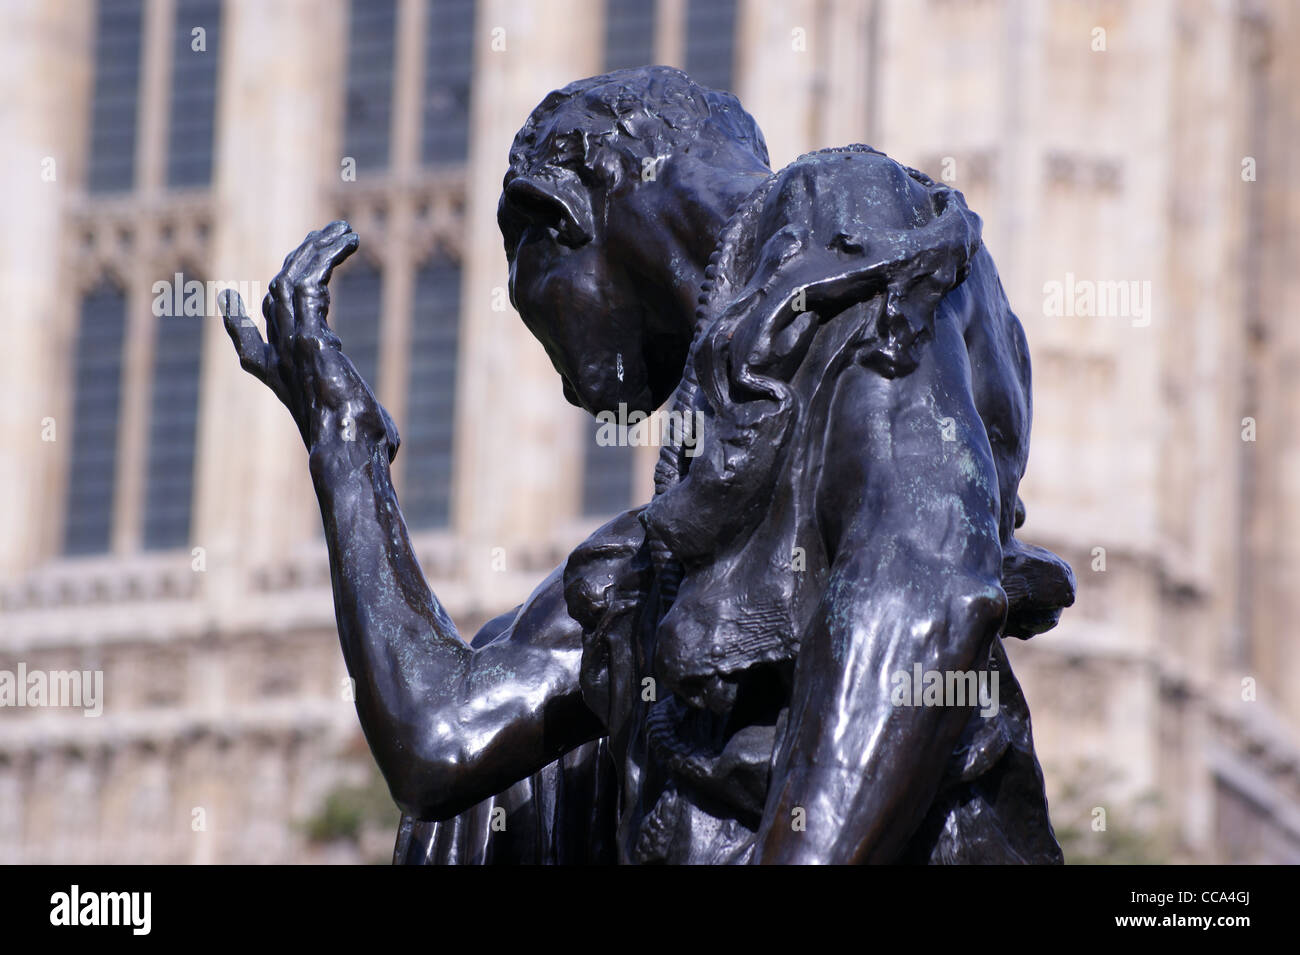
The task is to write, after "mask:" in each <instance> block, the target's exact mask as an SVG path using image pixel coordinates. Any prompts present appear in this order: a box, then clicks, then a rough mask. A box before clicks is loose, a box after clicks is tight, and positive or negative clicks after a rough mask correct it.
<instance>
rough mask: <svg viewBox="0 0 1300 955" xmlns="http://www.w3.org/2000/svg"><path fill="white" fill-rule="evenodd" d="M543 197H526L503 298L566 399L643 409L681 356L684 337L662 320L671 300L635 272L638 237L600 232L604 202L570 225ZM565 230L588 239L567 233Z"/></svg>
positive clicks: (677, 369) (595, 406)
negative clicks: (527, 207) (528, 204)
mask: <svg viewBox="0 0 1300 955" xmlns="http://www.w3.org/2000/svg"><path fill="white" fill-rule="evenodd" d="M551 205H552V208H551V209H549V210H548V209H547V202H546V201H545V200H544V199H543V200H537V201H535V202H534V203H533V206H532V211H531V212H530V214H529V218H530V220H531V221H530V222H529V224H527V225H526V226H525V227H524V228H523V230H522V232H521V233H520V234H519V241H518V245H517V246H516V248H515V253H514V256H513V259H512V262H511V268H510V298H511V301H512V302H513V303H514V305H515V308H516V309H518V311H519V314H520V316H521V317H522V318H523V320H524V324H525V325H526V326H527V327H528V330H529V331H530V332H532V333H533V335H534V336H535V337H536V338H537V340H538V341H540V342H541V343H542V346H543V347H544V348H545V349H546V353H547V355H548V356H549V357H550V359H551V364H552V365H554V366H555V370H556V371H558V372H559V373H560V376H561V377H562V379H563V387H564V396H565V398H566V399H568V401H569V402H570V403H572V404H574V405H577V406H578V407H580V408H583V409H585V410H586V411H588V412H590V413H592V414H596V413H598V412H601V411H615V412H616V411H617V410H618V406H619V404H620V403H621V404H625V405H626V406H627V408H628V410H629V411H632V410H639V411H643V412H647V413H648V412H650V411H653V410H654V409H655V408H657V407H658V406H659V405H661V404H663V402H664V401H666V400H667V399H668V397H669V396H670V395H671V394H672V392H673V389H674V388H675V387H676V386H677V383H678V381H679V380H680V378H681V372H682V368H683V366H684V364H685V358H686V350H687V348H688V347H689V338H685V337H684V336H683V335H682V334H680V332H679V333H673V332H672V331H670V330H669V329H671V328H672V327H673V326H672V323H670V322H668V321H666V320H665V317H666V316H667V315H669V314H671V312H670V310H672V309H675V308H679V306H677V305H676V304H675V303H674V302H672V301H671V294H669V293H667V291H666V290H661V289H659V288H658V287H657V283H656V282H654V281H652V280H649V279H647V277H646V276H645V271H646V268H645V263H643V262H641V261H640V260H639V256H640V255H641V254H642V250H643V249H644V248H645V247H646V245H647V244H643V243H629V242H617V241H609V240H608V239H607V236H608V228H607V226H606V224H605V223H606V222H607V221H608V217H607V216H606V215H605V214H604V213H605V212H606V210H604V209H601V210H600V211H601V213H602V214H601V215H599V216H593V217H592V218H591V219H590V220H588V221H587V222H586V223H584V224H583V225H582V226H578V225H576V224H573V223H569V222H566V221H565V217H566V215H567V210H563V211H562V210H560V209H558V208H556V206H557V204H554V203H553V204H551ZM588 229H589V230H590V231H589V232H588ZM575 232H576V234H578V235H582V236H585V235H588V234H590V238H589V239H587V240H586V241H583V240H582V239H581V238H579V239H576V240H575ZM577 243H580V244H577Z"/></svg>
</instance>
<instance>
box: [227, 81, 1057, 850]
mask: <svg viewBox="0 0 1300 955" xmlns="http://www.w3.org/2000/svg"><path fill="white" fill-rule="evenodd" d="M498 220H499V223H500V226H501V232H502V235H503V237H504V239H505V250H506V257H507V259H508V261H509V264H510V293H511V299H512V301H513V303H514V305H515V307H516V308H517V310H518V312H519V314H520V316H521V317H522V318H523V320H524V322H525V324H526V325H527V327H528V328H529V330H530V331H531V332H532V333H533V335H534V336H536V338H537V339H538V340H539V341H540V342H541V344H542V345H543V347H545V349H546V352H547V354H548V355H549V357H550V359H551V361H552V363H553V364H554V366H555V369H556V371H557V372H559V374H560V376H561V379H562V386H563V389H564V394H565V396H566V397H567V398H568V400H569V401H571V402H572V403H574V404H576V405H578V406H580V407H582V408H584V409H586V410H587V411H588V412H591V413H593V414H595V413H598V412H601V411H607V410H608V411H616V410H617V409H618V408H619V406H620V405H623V406H625V410H626V409H632V410H639V411H642V412H651V411H653V410H654V409H656V408H660V407H661V406H663V407H665V408H667V409H670V410H672V411H675V412H678V413H680V414H681V415H682V416H683V417H689V418H690V420H692V421H698V422H699V428H698V429H697V432H696V433H694V434H691V435H689V441H688V440H686V439H685V438H683V439H682V440H679V441H675V442H668V443H666V444H665V445H664V446H663V448H662V453H661V456H660V460H659V463H658V466H657V468H656V472H655V494H654V497H653V499H652V500H651V501H650V502H649V503H648V504H646V505H645V506H643V507H639V508H636V509H634V510H631V511H628V512H627V513H624V514H622V515H619V516H618V517H615V518H614V519H613V520H612V521H610V522H609V523H608V524H606V525H605V526H604V527H602V528H601V529H600V530H599V531H597V532H596V533H595V534H594V535H593V536H592V537H591V538H590V539H589V540H588V541H587V542H585V543H584V544H583V545H582V546H580V547H579V548H578V549H577V550H576V551H575V552H574V553H573V554H572V555H571V556H570V557H569V559H568V560H567V561H566V563H565V564H564V565H563V566H561V567H559V568H557V569H556V570H555V571H554V572H553V573H552V574H551V575H550V576H549V577H547V579H546V580H544V581H543V582H542V583H541V584H540V585H539V586H538V588H537V589H536V591H535V592H534V593H533V595H532V596H531V597H530V598H529V599H528V601H527V602H526V603H524V604H523V605H522V606H521V607H519V608H517V609H515V610H512V611H510V612H509V613H506V614H503V615H502V616H501V617H499V618H497V619H495V620H493V621H491V622H490V623H488V624H487V625H486V626H485V627H484V628H483V629H482V630H481V631H480V632H479V633H478V635H477V636H475V637H474V639H473V640H472V642H470V643H468V644H467V643H466V642H465V641H464V640H462V638H461V636H460V634H459V633H458V632H457V630H456V627H455V625H454V624H453V623H452V621H451V619H450V618H449V617H448V615H447V613H446V612H445V611H444V610H443V608H442V606H441V605H440V604H439V603H438V600H437V598H436V597H435V596H434V595H433V594H432V593H431V591H430V589H429V585H428V583H427V582H426V580H425V577H424V575H423V573H422V572H421V570H420V567H419V564H418V562H417V561H416V558H415V555H414V553H413V551H412V549H411V545H410V542H409V540H408V537H407V532H406V527H405V525H404V523H403V521H402V515H401V510H400V508H399V506H398V501H397V497H396V495H395V494H394V491H393V487H392V483H391V480H390V477H389V465H390V463H391V462H392V460H393V457H394V455H395V454H396V453H397V451H398V444H399V442H398V433H397V429H396V428H395V427H394V424H393V422H392V420H391V419H390V418H389V416H388V414H387V413H386V412H385V411H384V409H383V408H382V407H381V406H380V405H379V403H378V402H377V401H376V400H375V397H374V394H373V392H372V391H371V389H370V388H369V387H368V386H367V384H366V382H364V381H362V380H361V378H360V377H359V376H358V375H357V373H356V370H355V368H354V367H353V365H352V363H351V362H350V361H349V360H348V358H347V356H346V354H345V353H344V351H343V345H342V344H341V343H340V342H339V340H338V339H337V337H336V336H335V335H334V334H333V333H332V332H331V331H330V329H329V327H328V324H327V322H326V314H327V311H328V305H329V297H328V293H327V284H328V281H329V277H330V273H331V270H332V269H333V268H334V267H335V266H336V265H338V263H339V262H341V261H343V259H345V258H346V257H347V256H348V255H349V254H350V253H351V252H352V251H354V250H355V249H356V247H357V243H358V237H357V236H356V235H355V234H354V233H353V232H352V231H351V229H350V227H349V226H348V225H347V224H346V223H344V222H335V223H332V224H331V225H329V226H327V227H326V228H324V229H323V230H321V231H320V232H314V233H312V234H311V235H309V236H308V237H307V239H306V241H305V242H304V243H303V244H302V245H301V246H300V247H299V248H298V249H297V250H296V251H294V252H293V253H291V254H290V255H289V257H288V258H287V259H286V260H285V263H284V268H283V270H282V271H281V272H280V274H279V275H278V276H277V277H276V278H275V280H274V281H273V282H272V283H271V286H270V293H269V294H268V295H267V297H266V300H265V301H264V303H263V314H264V316H265V318H266V325H267V334H266V340H265V341H263V339H262V337H261V336H260V334H259V332H258V330H257V328H256V326H255V325H254V324H253V323H252V322H251V320H249V319H247V318H246V317H245V316H244V313H243V309H242V305H241V303H239V301H238V298H237V296H234V295H230V296H229V297H228V298H226V299H225V300H224V305H223V308H224V309H225V311H226V324H227V329H228V330H229V332H230V335H231V337H232V339H233V340H234V342H235V346H236V348H237V350H238V352H239V357H240V360H241V362H242V364H243V366H244V367H245V368H246V369H247V370H248V371H250V372H251V373H252V374H254V375H255V376H256V377H258V378H259V379H260V380H262V381H263V382H264V383H265V384H266V385H267V386H269V387H270V388H271V389H272V390H273V391H274V392H275V393H276V394H277V395H278V396H279V397H280V399H281V400H282V401H283V402H284V404H285V405H286V406H287V407H288V408H289V410H290V412H291V413H292V415H293V418H294V420H295V422H296V423H297V425H298V428H299V431H300V432H301V434H302V437H303V441H304V443H305V444H306V447H307V450H308V452H309V462H310V468H311V475H312V480H313V482H314V485H315V489H316V494H317V496H318V498H319V501H320V507H321V515H322V518H323V520H324V525H325V535H326V541H327V543H328V546H329V553H330V568H331V575H332V579H333V587H334V600H335V609H336V616H337V622H338V631H339V637H340V641H341V643H342V649H343V655H344V659H345V661H346V663H347V667H348V671H349V673H350V674H351V675H352V677H353V679H354V680H355V682H356V705H357V713H358V715H359V717H360V720H361V726H362V729H363V730H364V732H365V735H366V739H367V740H368V742H369V744H370V748H371V751H372V752H373V754H374V757H375V759H376V761H377V762H378V765H379V768H380V769H381V771H382V772H383V774H384V777H385V779H386V780H387V782H388V784H389V787H390V789H391V791H392V794H393V798H394V799H395V800H396V802H397V804H398V805H399V806H400V807H401V809H402V812H403V813H404V816H403V821H402V826H401V831H400V832H399V834H398V843H397V848H396V852H395V855H394V858H395V861H403V862H503V861H534V862H578V861H601V862H609V861H618V862H626V863H650V862H670V863H677V862H689V863H714V862H726V863H745V862H766V863H773V862H824V863H845V862H903V861H911V862H1034V863H1040V862H1059V861H1061V853H1060V848H1059V846H1058V845H1057V843H1056V840H1055V837H1054V835H1053V833H1052V828H1051V824H1050V822H1049V820H1048V815H1047V804H1046V799H1045V797H1044V791H1043V779H1042V774H1041V772H1040V770H1039V766H1038V762H1037V760H1036V758H1035V755H1034V751H1033V744H1032V740H1031V735H1030V726H1029V714H1028V710H1027V708H1026V706H1025V702H1024V698H1023V696H1022V695H1021V692H1020V688H1019V686H1018V684H1017V683H1016V680H1015V677H1014V676H1013V674H1012V672H1011V669H1010V667H1009V665H1008V663H1007V656H1006V653H1005V651H1004V648H1003V640H1004V639H1005V638H1006V637H1019V638H1026V637H1029V636H1032V635H1034V634H1036V633H1040V632H1042V631H1044V630H1046V629H1048V628H1050V627H1051V626H1053V625H1054V624H1055V623H1056V621H1057V618H1058V617H1059V614H1060V611H1061V608H1062V607H1064V606H1068V605H1069V604H1070V603H1071V602H1072V601H1073V590H1074V582H1073V577H1072V575H1071V573H1070V570H1069V568H1068V566H1066V565H1065V564H1064V562H1062V561H1061V560H1060V559H1059V558H1057V557H1055V556H1054V555H1052V554H1050V553H1048V552H1047V551H1045V550H1042V549H1041V548H1036V547H1032V546H1030V545H1026V544H1022V543H1020V542H1019V541H1017V540H1016V538H1015V533H1014V532H1015V529H1016V528H1017V527H1019V526H1020V524H1021V522H1022V521H1023V519H1024V512H1023V508H1022V507H1021V504H1020V501H1019V498H1018V497H1017V487H1018V485H1019V482H1020V479H1021V477H1022V475H1023V473H1024V470H1025V463H1026V458H1027V454H1028V438H1029V426H1030V374H1029V356H1028V352H1027V348H1026V344H1025V338H1024V334H1023V332H1022V329H1021V327H1020V323H1019V321H1018V320H1017V319H1016V317H1015V315H1014V314H1012V312H1011V310H1010V307H1009V305H1008V303H1007V299H1006V296H1005V294H1004V292H1003V290H1002V286H1001V283H1000V282H999V279H998V275H997V271H996V269H995V267H994V265H993V261H992V259H991V258H990V256H989V253H988V251H987V250H986V249H985V248H984V246H983V244H982V242H981V239H980V222H979V219H978V218H977V217H976V216H975V215H974V214H973V213H971V212H970V211H969V210H968V209H967V208H966V204H965V201H964V200H963V198H962V197H961V195H960V194H959V193H957V192H955V191H953V190H951V189H949V188H946V187H945V186H943V185H942V184H939V183H935V182H933V181H931V180H930V179H929V178H927V177H926V176H924V175H922V174H920V173H918V172H915V171H914V170H911V169H907V168H905V167H903V166H901V165H899V164H898V163H896V162H894V161H893V160H891V159H889V158H888V157H886V156H885V155H883V154H882V153H879V152H877V151H875V150H873V149H870V148H868V147H865V146H849V147H845V148H841V149H829V150H824V151H821V152H817V153H812V154H810V155H807V156H804V157H802V158H800V159H799V160H797V161H796V162H794V163H791V164H790V165H789V166H787V167H785V168H784V169H782V170H780V171H778V172H773V171H772V170H771V169H770V168H769V167H768V156H767V148H766V145H765V143H764V141H763V137H762V134H761V133H760V131H759V129H758V127H757V126H756V125H755V123H754V121H753V119H752V118H751V117H750V116H749V115H748V114H746V113H745V111H744V110H743V109H742V108H741V106H740V103H739V102H738V101H737V100H736V99H735V98H734V97H732V96H731V95H729V94H727V93H722V92H717V91H713V90H708V89H704V88H702V87H700V86H698V85H697V84H695V83H693V82H692V81H691V80H690V79H689V78H688V77H687V76H686V75H685V74H683V73H682V72H680V71H678V70H673V69H669V68H665V67H646V68H642V69H636V70H624V71H619V72H615V73H610V74H607V75H604V76H598V77H594V78H591V79H586V80H582V81H580V82H577V83H573V84H571V85H570V86H568V87H565V88H564V89H562V90H559V91H556V92H554V93H551V94H550V95H549V96H548V97H547V98H546V99H545V100H544V101H543V102H542V103H541V104H540V105H539V106H538V107H537V109H536V110H534V112H533V113H532V115H531V116H530V117H529V118H528V121H527V123H526V124H525V125H524V127H523V129H521V130H520V132H519V134H518V136H517V137H516V139H515V142H514V145H513V147H512V149H511V152H510V166H509V170H508V171H507V173H506V176H505V182H504V189H503V192H502V195H501V201H500V206H499V210H498ZM923 686H924V687H925V690H924V692H923V693H922V692H914V691H917V690H920V689H921V687H923ZM977 686H978V687H979V688H981V689H982V690H983V691H985V692H984V695H983V697H977V694H976V691H975V687H977ZM954 690H957V691H958V693H959V695H958V696H956V697H955V698H954V696H953V692H954ZM962 690H968V691H969V692H966V693H961V692H960V691H962ZM931 691H934V692H933V693H932V692H931ZM989 691H991V693H990V692H989Z"/></svg>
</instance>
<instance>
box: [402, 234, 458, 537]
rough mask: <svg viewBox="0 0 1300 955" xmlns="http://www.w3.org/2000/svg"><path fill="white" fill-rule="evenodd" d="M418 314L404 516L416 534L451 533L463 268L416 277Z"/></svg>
mask: <svg viewBox="0 0 1300 955" xmlns="http://www.w3.org/2000/svg"><path fill="white" fill-rule="evenodd" d="M414 308H415V314H414V315H413V316H412V321H411V367H410V394H409V397H408V400H407V411H406V426H405V428H404V429H403V431H402V454H403V455H404V456H405V458H406V471H405V478H406V479H405V483H404V485H403V490H402V513H404V514H405V515H406V520H407V523H408V524H409V526H410V527H412V528H417V529H418V528H430V527H446V526H447V524H448V523H449V522H450V520H451V475H452V469H451V465H452V461H451V453H452V438H453V436H454V426H455V415H456V357H457V354H456V349H457V346H458V343H459V340H460V266H459V265H456V264H455V263H453V262H449V261H446V260H437V261H433V262H430V263H428V264H427V265H425V266H423V267H422V268H421V269H420V271H419V272H418V273H417V274H416V279H415V305H414Z"/></svg>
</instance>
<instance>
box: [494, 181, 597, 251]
mask: <svg viewBox="0 0 1300 955" xmlns="http://www.w3.org/2000/svg"><path fill="white" fill-rule="evenodd" d="M505 199H506V201H507V202H508V203H509V204H510V205H511V206H513V207H514V208H515V209H516V210H517V211H518V212H519V213H520V214H521V215H523V216H524V217H525V218H527V219H529V220H530V221H533V222H539V223H543V224H545V225H549V226H551V227H552V228H554V229H555V231H556V232H558V233H559V235H560V241H561V242H563V243H564V244H565V245H568V246H572V247H574V248H577V247H578V246H580V245H586V244H587V243H588V242H590V241H591V239H592V236H593V235H594V233H595V229H594V227H593V224H592V217H591V200H590V199H589V198H588V197H587V190H586V189H585V188H583V186H582V184H581V183H579V182H578V181H577V177H574V181H573V182H565V181H559V182H557V181H554V180H552V179H547V178H542V177H540V176H520V177H519V178H517V179H514V180H512V181H511V183H510V185H508V186H506V191H505Z"/></svg>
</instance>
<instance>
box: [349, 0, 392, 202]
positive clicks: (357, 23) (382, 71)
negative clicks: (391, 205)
mask: <svg viewBox="0 0 1300 955" xmlns="http://www.w3.org/2000/svg"><path fill="white" fill-rule="evenodd" d="M396 30H397V2H396V0H352V4H351V16H350V18H349V20H348V82H347V102H346V104H345V116H344V128H343V151H344V155H347V156H351V157H352V158H353V159H355V160H356V162H357V174H358V177H360V176H364V175H365V174H366V173H367V172H371V171H378V170H382V169H385V168H387V166H388V133H389V130H390V129H391V127H392V115H393V62H394V59H395V56H396V52H395V47H394V44H395V42H396Z"/></svg>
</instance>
